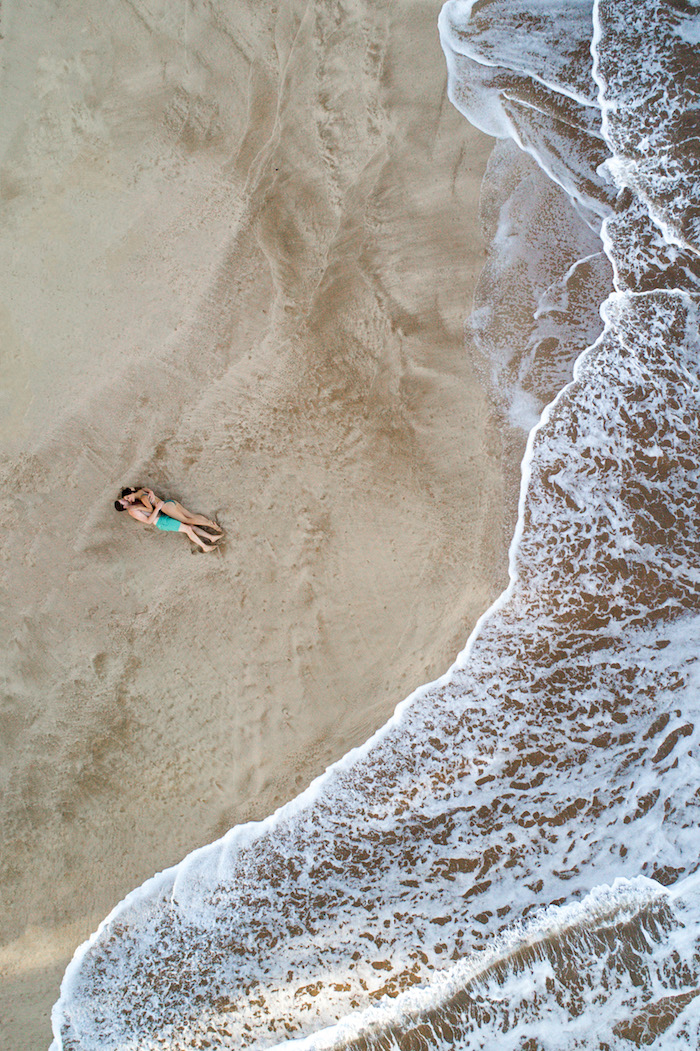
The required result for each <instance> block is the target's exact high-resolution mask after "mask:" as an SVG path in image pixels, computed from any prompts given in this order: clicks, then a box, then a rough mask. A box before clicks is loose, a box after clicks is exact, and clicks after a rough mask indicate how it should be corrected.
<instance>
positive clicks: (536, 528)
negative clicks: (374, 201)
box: [54, 0, 700, 1051]
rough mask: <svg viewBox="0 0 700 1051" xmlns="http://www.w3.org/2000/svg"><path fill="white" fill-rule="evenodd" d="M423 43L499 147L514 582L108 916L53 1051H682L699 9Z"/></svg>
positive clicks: (492, 15) (498, 11) (493, 13)
mask: <svg viewBox="0 0 700 1051" xmlns="http://www.w3.org/2000/svg"><path fill="white" fill-rule="evenodd" d="M440 29H441V36H442V41H443V48H444V50H445V54H446V58H447V62H448V70H449V91H450V97H451V98H452V99H453V101H454V102H455V104H456V105H457V106H458V107H459V108H460V109H462V111H463V112H464V113H465V116H467V117H468V118H469V119H470V120H472V121H473V122H474V123H475V124H477V125H478V126H479V127H481V128H483V129H484V130H486V131H488V132H490V133H491V134H494V135H497V136H498V137H499V138H501V139H503V140H504V141H503V142H502V143H501V144H499V146H498V147H497V149H496V152H495V154H494V157H493V158H492V161H491V164H490V167H489V172H488V174H487V184H486V186H485V189H484V195H483V221H484V228H485V231H486V233H487V236H488V239H489V242H490V249H489V256H488V260H487V265H486V268H485V271H484V274H483V276H482V280H481V283H480V287H479V290H478V294H477V301H476V306H475V312H474V315H473V318H472V320H471V327H472V329H473V331H474V333H475V335H476V338H477V341H478V344H479V346H480V348H481V350H482V353H483V355H484V359H485V362H486V365H485V367H486V368H488V370H489V375H490V377H491V382H492V384H493V387H494V391H495V393H496V396H497V400H498V402H499V404H500V406H501V409H502V412H503V416H504V422H505V424H506V425H507V426H508V427H510V428H512V429H514V430H517V429H521V430H523V429H525V430H529V429H530V428H531V427H532V428H533V429H532V430H531V431H530V436H529V440H528V448H527V454H526V457H525V462H524V466H523V485H522V491H521V503H520V511H519V520H518V526H517V529H516V534H515V538H514V542H513V546H512V549H511V568H510V572H511V584H510V586H509V588H508V590H507V592H506V593H505V594H504V595H503V596H502V598H501V599H500V600H499V602H498V603H497V604H496V605H495V607H493V608H492V609H491V610H490V611H489V612H488V613H487V614H486V615H485V616H484V617H483V618H482V620H481V622H480V623H479V625H478V626H477V628H476V630H475V632H474V633H473V635H472V637H471V639H470V640H469V643H468V645H467V647H466V649H465V650H464V652H463V653H462V654H461V655H460V657H459V659H458V661H457V662H456V664H455V666H454V667H453V668H452V669H451V670H450V672H449V673H447V674H446V675H445V676H444V677H443V678H442V679H440V680H439V681H438V682H436V683H434V684H432V685H431V686H429V687H426V688H423V689H421V690H419V691H417V693H416V694H414V695H413V696H412V697H411V698H409V699H408V700H407V701H406V702H405V703H404V704H403V705H402V706H401V707H400V709H399V710H398V711H397V714H396V716H395V717H394V718H393V719H392V720H391V722H390V723H389V724H388V725H387V726H386V727H385V728H384V729H383V730H382V731H381V732H380V733H378V734H377V735H376V736H375V737H374V738H373V739H372V740H371V741H370V742H369V743H368V744H367V745H366V746H365V747H363V748H361V749H358V750H357V751H355V752H354V753H351V754H350V755H348V756H346V757H345V758H344V759H343V760H342V761H341V762H340V763H338V764H336V766H334V767H333V768H331V769H330V770H329V771H328V773H327V774H326V775H325V776H324V777H323V778H321V779H320V780H319V781H317V782H316V783H315V784H314V785H312V786H311V788H310V789H309V790H308V791H307V792H306V793H304V795H303V796H301V797H300V798H299V799H298V800H295V801H294V802H292V803H290V804H288V805H287V806H286V807H284V808H283V809H282V810H280V811H279V812H278V813H277V814H276V815H274V816H273V817H272V818H270V819H268V820H267V821H266V822H263V823H262V824H260V825H251V826H244V827H240V828H237V829H234V830H233V831H232V832H230V833H229V834H228V835H227V836H226V837H224V839H222V840H220V841H219V842H218V843H215V844H213V845H212V846H210V847H207V848H204V849H203V850H200V851H197V852H195V853H194V854H193V855H191V856H190V857H189V858H187V859H185V861H183V862H182V863H181V864H180V865H179V866H177V867H176V868H175V869H172V870H170V871H168V872H166V873H163V874H161V875H160V876H158V877H156V878H154V879H153V880H151V881H150V882H149V883H147V884H145V885H144V886H143V887H142V888H140V889H138V890H136V891H134V892H133V894H132V895H130V896H129V898H127V899H126V900H125V901H124V902H123V903H122V904H121V905H120V906H118V907H117V908H116V909H115V910H114V912H113V913H112V915H111V916H110V917H109V918H108V919H107V920H106V921H105V923H104V924H103V926H102V927H101V929H100V931H99V932H98V934H97V935H96V937H95V938H94V939H93V940H92V941H91V943H89V944H88V945H86V946H84V947H83V948H82V949H81V950H79V952H78V954H77V955H76V958H75V959H74V961H73V963H72V964H71V967H70V968H69V970H68V972H67V974H66V978H65V980H64V984H63V987H62V995H61V1000H60V1001H59V1003H58V1004H57V1006H56V1009H55V1012H54V1031H55V1034H56V1046H57V1047H63V1048H65V1049H66V1051H67V1049H77V1048H85V1049H87V1048H92V1049H97V1048H100V1049H102V1048H116V1047H119V1048H127V1047H128V1048H153V1047H167V1048H173V1049H174V1048H185V1047H187V1048H191V1047H244V1046H257V1047H269V1046H273V1045H279V1044H281V1043H284V1042H288V1041H290V1040H296V1039H299V1038H304V1039H305V1042H304V1045H303V1046H305V1047H346V1046H350V1047H362V1048H370V1047H372V1048H373V1047H378V1048H380V1047H381V1048H393V1047H401V1048H418V1047H460V1048H478V1047H499V1048H523V1047H528V1048H540V1047H542V1048H564V1047H567V1048H568V1047H571V1048H575V1047H630V1046H648V1045H651V1044H653V1045H654V1046H658V1047H662V1046H664V1047H665V1046H668V1047H674V1048H675V1047H683V1046H687V1047H696V1046H697V1043H698V1040H699V1039H700V1002H699V1001H698V998H697V993H698V991H699V988H700V987H699V986H698V976H699V973H700V923H699V917H700V912H699V910H698V883H697V877H696V875H695V873H696V869H697V867H698V861H697V858H698V833H697V827H696V822H697V817H696V815H697V810H698V805H699V804H700V766H699V765H698V761H697V748H698V733H699V731H698V728H697V726H698V716H699V715H700V712H698V708H699V707H700V696H699V689H698V688H699V686H700V669H698V666H697V656H698V642H699V641H700V617H698V598H699V593H700V568H699V565H700V561H699V558H700V529H699V527H698V524H697V517H698V516H697V513H696V504H697V493H698V479H699V477H700V467H699V466H698V464H700V438H699V437H698V436H699V435H700V374H699V371H698V350H699V348H700V336H699V333H698V289H697V285H698V274H699V271H698V236H697V235H698V226H697V216H696V214H695V210H694V209H695V206H694V204H693V200H694V199H695V200H697V185H696V183H697V175H698V171H697V159H696V153H695V149H694V142H695V139H694V138H693V136H692V135H691V134H690V133H689V129H692V127H693V124H692V120H693V114H694V113H695V110H694V107H696V106H697V98H698V94H697V90H696V89H697V80H696V78H697V76H698V68H697V59H696V57H695V53H694V51H693V47H692V43H693V42H694V41H695V40H696V38H698V37H699V36H700V11H699V10H698V7H697V6H696V5H694V4H685V5H682V6H679V7H672V6H670V5H662V4H660V3H632V2H615V3H607V2H605V3H602V2H601V3H597V4H595V5H593V6H592V5H590V4H588V3H574V2H571V0H569V2H562V3H557V4H552V3H547V4H545V3H538V4H533V3H528V4H527V5H521V4H518V3H513V2H509V3H505V2H487V0H481V2H479V3H475V4H472V3H470V2H463V0H454V2H451V3H448V4H447V5H446V6H445V8H444V10H443V13H442V16H441V21H440ZM694 127H695V132H694V133H693V134H697V124H696V125H694ZM603 301H604V303H603V307H602V319H601V312H600V311H599V306H600V304H601V303H602V302H603Z"/></svg>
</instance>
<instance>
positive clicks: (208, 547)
mask: <svg viewBox="0 0 700 1051" xmlns="http://www.w3.org/2000/svg"><path fill="white" fill-rule="evenodd" d="M178 533H186V534H187V536H188V537H189V538H190V540H191V541H192V543H193V544H199V546H200V547H201V549H202V551H215V550H216V544H205V543H204V541H203V540H200V538H199V537H198V536H197V534H196V533H195V531H194V529H193V528H192V526H190V525H187V524H186V523H185V522H181V523H180V528H179V529H178Z"/></svg>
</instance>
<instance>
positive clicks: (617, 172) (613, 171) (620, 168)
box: [591, 0, 700, 265]
mask: <svg viewBox="0 0 700 1051" xmlns="http://www.w3.org/2000/svg"><path fill="white" fill-rule="evenodd" d="M600 3H601V0H593V36H592V38H591V57H592V58H593V68H592V74H593V80H594V82H595V84H596V85H597V88H598V108H599V109H600V126H601V131H602V133H603V138H604V139H605V142H606V144H607V147H608V150H609V151H610V154H611V158H610V160H609V161H606V162H605V164H604V166H603V167H605V169H606V171H607V172H608V174H609V175H610V177H611V179H612V180H613V182H614V183H615V185H616V186H617V187H618V188H619V189H621V190H623V189H629V190H632V191H633V192H634V194H635V196H636V197H637V198H639V200H641V201H643V202H644V206H645V207H646V210H647V214H648V216H649V218H650V219H651V221H652V223H653V224H654V226H656V228H657V229H658V230H660V232H661V234H662V236H663V238H664V240H665V241H666V242H667V243H668V244H672V245H675V246H676V247H677V248H682V249H685V250H686V251H691V252H694V253H695V254H696V255H698V254H700V251H699V250H698V248H697V247H696V246H695V245H693V244H691V243H689V242H688V241H685V240H683V238H681V237H680V236H679V235H678V232H677V231H676V230H674V229H673V227H671V226H669V224H668V222H667V221H666V220H665V219H664V217H663V215H661V214H660V213H659V212H658V211H657V209H656V206H655V204H654V202H653V201H652V200H651V199H650V198H649V196H648V194H646V193H645V192H644V189H643V188H642V187H641V186H640V185H639V181H638V180H637V179H635V178H634V177H633V167H632V165H633V162H631V161H630V160H628V159H626V158H625V157H622V156H620V154H619V153H618V152H617V151H616V149H615V146H614V144H613V139H612V135H611V132H610V120H609V114H610V113H614V112H615V111H616V110H617V109H618V105H617V104H616V103H615V102H613V101H612V100H611V99H610V98H609V97H608V94H607V89H608V83H607V81H606V79H605V77H604V75H603V73H602V71H601V68H600V53H601V52H600V42H601V39H602V36H603V24H602V21H601V17H600ZM609 258H610V257H609ZM613 265H614V264H613Z"/></svg>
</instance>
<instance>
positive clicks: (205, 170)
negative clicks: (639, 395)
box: [0, 0, 512, 1051]
mask: <svg viewBox="0 0 700 1051" xmlns="http://www.w3.org/2000/svg"><path fill="white" fill-rule="evenodd" d="M439 9H440V3H439V2H438V0H435V2H434V0H406V2H404V3H402V4H401V5H400V6H399V5H397V4H395V3H390V2H389V0H374V2H372V0H336V2H331V0H315V2H309V3H302V2H295V0H283V2H281V3H279V4H272V5H262V4H259V3H258V2H257V0H235V2H234V3H231V4H224V3H221V2H219V0H215V2H214V3H213V4H208V5H202V4H199V3H191V4H189V3H186V4H184V5H181V6H180V5H178V7H177V9H176V8H175V7H174V6H173V5H171V4H166V3H164V2H161V0H157V2H155V3H150V4H149V5H146V4H145V3H141V2H140V0H139V2H135V3H127V2H118V3H116V4H113V5H96V4H89V5H88V6H87V8H86V6H85V5H83V4H78V3H77V2H75V0H71V2H68V3H66V4H63V5H61V6H60V7H58V6H57V5H55V4H53V3H50V2H48V0H44V2H42V0H38V2H35V3H32V4H29V5H27V4H24V5H22V4H19V3H18V2H17V0H11V2H9V3H8V4H7V5H5V6H4V7H3V11H2V24H1V30H2V34H3V36H4V39H3V40H2V41H0V48H2V82H1V84H0V91H1V97H2V103H3V115H4V120H3V122H2V126H1V127H0V164H1V168H0V190H1V195H2V197H1V199H2V217H3V223H2V230H1V232H0V266H1V267H2V273H3V275H4V279H3V283H2V291H1V292H0V332H1V333H2V341H1V346H2V377H3V383H2V399H3V404H2V408H3V414H2V461H1V463H0V472H1V473H2V482H3V491H4V500H3V503H4V507H5V515H6V523H7V528H6V529H5V531H4V533H3V536H2V542H1V545H0V550H1V553H2V560H3V585H4V588H3V589H4V592H5V596H6V597H5V615H4V616H3V619H2V630H3V643H2V658H1V659H2V672H3V680H4V683H3V700H2V708H1V709H0V718H1V720H2V724H1V725H2V732H1V734H0V747H1V751H0V786H1V792H0V798H1V799H2V802H1V803H0V816H1V822H2V826H1V827H2V842H3V851H2V861H1V863H0V864H1V869H0V889H1V898H2V902H3V909H2V926H1V929H0V976H1V984H0V1017H1V1018H2V1019H3V1021H2V1028H3V1029H4V1030H5V1038H4V1042H5V1043H6V1046H8V1047H12V1048H13V1049H14V1051H30V1049H31V1051H36V1049H38V1048H42V1047H44V1048H45V1047H48V1044H49V1041H50V1023H49V1014H50V1008H51V1005H52V1004H53V1002H54V1001H55V1000H56V998H57V996H58V988H59V984H60V979H61V976H62V974H63V971H64V969H65V967H66V965H67V963H68V961H69V959H70V957H71V955H72V953H73V952H74V950H75V948H76V947H77V945H78V944H80V942H82V941H83V940H84V939H85V938H86V937H87V936H88V935H89V934H90V932H91V931H93V930H94V929H95V928H96V926H97V924H98V923H99V922H100V920H101V919H102V918H103V917H104V916H105V915H106V914H107V913H108V912H109V910H110V909H111V908H112V906H113V905H114V904H116V902H117V901H118V900H119V899H120V898H122V897H123V896H124V895H125V894H126V893H128V891H129V890H131V889H132V888H133V887H135V886H137V885H138V884H139V883H141V882H142V881H143V880H145V879H147V878H148V877H149V876H150V875H152V874H153V873H154V872H156V871H159V870H161V869H163V868H164V867H167V866H169V865H172V864H174V863H176V862H177V861H179V860H180V859H181V858H182V857H183V856H184V855H185V854H186V853H187V852H189V851H190V850H192V849H194V848H195V847H198V846H200V845H202V844H204V843H207V842H210V841H211V840H213V839H215V838H216V837H218V836H220V835H221V834H223V833H224V832H225V831H226V830H227V829H228V828H229V827H231V825H233V824H235V823H237V822H240V821H246V820H251V819H257V818H261V817H264V816H265V815H266V814H268V813H270V812H271V811H272V810H274V809H275V808H276V807H278V806H279V805H281V804H282V803H283V802H285V801H286V800H287V799H289V798H291V797H292V796H294V795H296V794H297V793H298V792H299V791H300V790H302V789H303V788H305V787H306V786H307V785H308V784H309V783H310V781H311V780H312V779H313V778H314V777H316V776H317V775H318V774H320V773H321V772H322V771H323V770H324V769H325V767H326V766H327V765H328V764H329V763H331V762H332V761H334V760H335V759H337V758H339V757H340V756H341V755H343V754H344V753H345V752H346V751H347V750H348V749H349V748H351V747H353V746H354V745H357V744H359V743H361V742H362V741H364V740H365V739H366V738H367V737H368V736H369V735H370V734H371V733H372V732H373V731H374V730H375V729H377V728H378V727H380V726H381V725H382V724H383V723H384V722H385V721H386V719H387V718H388V716H389V715H390V714H391V712H392V711H393V709H394V707H395V706H396V704H397V703H398V702H400V701H401V700H403V699H404V697H406V696H407V695H408V694H409V693H410V692H411V691H412V690H413V689H414V688H415V687H417V686H418V685H420V684H421V683H424V682H426V681H429V680H430V679H432V678H434V677H435V676H437V675H439V674H441V673H442V672H443V671H445V670H446V669H447V667H448V666H449V665H450V664H451V662H452V661H453V659H454V658H455V656H456V654H457V653H458V651H459V650H460V649H461V648H462V646H463V645H464V642H465V641H466V639H467V637H468V635H469V632H470V631H471V628H472V627H473V625H474V623H475V621H476V619H477V617H478V616H479V615H480V614H481V613H482V612H483V611H484V610H485V609H486V608H487V606H488V605H489V604H490V602H491V601H492V600H493V599H494V598H495V597H496V595H497V594H498V593H499V592H500V591H501V589H502V587H503V586H504V583H505V580H506V558H505V551H506V547H507V543H508V541H509V530H510V526H511V524H512V493H511V492H510V491H508V493H506V486H505V485H504V481H503V468H502V463H501V441H500V436H499V432H498V427H497V425H496V422H495V415H494V411H493V407H492V406H491V404H490V402H489V396H488V393H487V391H486V389H485V385H484V381H483V366H482V363H481V362H480V361H479V360H478V356H477V354H476V352H475V351H473V350H472V349H471V348H470V346H469V345H468V344H467V345H465V337H464V319H465V317H466V315H467V314H468V312H469V305H470V301H471V295H472V291H473V288H474V284H475V281H476V279H477V277H478V274H479V271H480V269H481V266H482V263H483V258H484V248H483V244H482V242H481V238H480V233H479V223H478V218H477V214H478V195H479V186H480V182H481V179H482V176H483V172H484V168H485V164H486V160H487V157H488V154H489V151H490V147H491V141H490V140H488V139H487V138H486V137H484V136H481V135H480V134H478V133H477V132H475V131H474V129H472V128H471V127H470V126H469V125H468V124H467V122H466V121H465V120H464V119H462V118H461V117H460V116H459V115H458V114H457V113H456V112H455V111H454V109H453V108H452V106H451V105H450V104H449V102H448V100H447V97H446V72H445V63H444V59H443V56H442V52H441V51H440V46H439V42H438V37H437V29H436V21H437V16H438V12H439ZM137 483H139V484H147V485H149V486H152V487H153V488H154V489H155V490H156V491H157V492H159V493H162V494H164V495H166V496H171V497H173V498H176V499H179V500H181V501H182V503H184V504H185V505H186V506H187V507H189V508H192V509H194V510H197V511H201V512H203V513H204V514H207V515H210V516H212V517H215V518H216V519H217V520H218V521H219V522H220V523H221V525H222V526H223V527H224V528H225V530H226V540H225V543H224V545H223V546H222V549H221V550H220V551H219V552H217V553H215V554H211V555H207V554H204V553H201V552H199V551H195V550H194V549H193V548H191V547H190V544H189V542H188V541H187V540H186V539H185V538H184V537H181V536H168V535H165V534H163V533H158V532H156V531H155V530H153V529H146V528H142V527H140V526H138V525H137V524H136V523H134V522H133V521H127V520H125V519H126V516H124V515H121V516H120V515H118V514H117V513H116V512H115V511H114V509H113V501H114V498H115V496H116V495H117V492H118V490H119V488H120V487H121V486H122V485H127V484H137ZM509 485H511V483H509ZM511 487H512V485H511ZM509 501H510V502H509ZM506 507H507V508H508V510H507V511H506V510H504V509H505V508H506Z"/></svg>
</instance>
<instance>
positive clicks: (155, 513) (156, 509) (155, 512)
mask: <svg viewBox="0 0 700 1051" xmlns="http://www.w3.org/2000/svg"><path fill="white" fill-rule="evenodd" d="M164 503H165V500H156V506H155V507H154V508H153V511H152V513H151V514H150V515H149V516H148V518H147V519H146V525H153V523H154V522H155V520H156V519H157V517H158V515H159V514H160V509H161V507H162V506H163V504H164Z"/></svg>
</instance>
